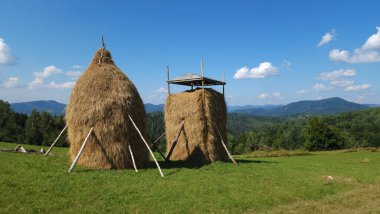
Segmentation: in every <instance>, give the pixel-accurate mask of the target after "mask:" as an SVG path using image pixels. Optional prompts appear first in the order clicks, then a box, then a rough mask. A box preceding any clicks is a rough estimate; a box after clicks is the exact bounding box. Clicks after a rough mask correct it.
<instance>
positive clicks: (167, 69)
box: [166, 65, 170, 95]
mask: <svg viewBox="0 0 380 214" xmlns="http://www.w3.org/2000/svg"><path fill="white" fill-rule="evenodd" d="M169 72H170V71H169V65H168V66H166V77H167V78H168V94H169V95H170V83H169Z"/></svg>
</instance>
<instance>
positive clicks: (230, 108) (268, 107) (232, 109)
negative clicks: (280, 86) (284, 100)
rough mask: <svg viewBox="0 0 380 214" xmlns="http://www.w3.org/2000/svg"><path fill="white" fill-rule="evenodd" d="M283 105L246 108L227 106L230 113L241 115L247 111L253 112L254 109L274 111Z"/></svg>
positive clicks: (247, 106) (249, 106)
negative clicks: (239, 113) (238, 112)
mask: <svg viewBox="0 0 380 214" xmlns="http://www.w3.org/2000/svg"><path fill="white" fill-rule="evenodd" d="M281 106H283V105H270V104H268V105H246V106H227V111H228V112H237V111H240V112H241V113H242V112H244V111H245V110H248V111H249V110H252V109H272V108H277V107H281Z"/></svg>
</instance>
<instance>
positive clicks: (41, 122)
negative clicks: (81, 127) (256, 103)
mask: <svg viewBox="0 0 380 214" xmlns="http://www.w3.org/2000/svg"><path fill="white" fill-rule="evenodd" d="M64 126H65V122H64V118H63V116H55V115H51V114H49V113H47V112H38V111H36V110H33V111H32V113H31V114H30V115H29V116H28V115H26V114H21V113H17V112H14V111H12V109H11V108H10V105H9V103H7V102H4V101H1V100H0V141H4V142H15V143H23V144H32V145H42V146H50V145H51V143H52V142H53V141H54V140H55V138H56V137H57V135H58V134H59V132H60V131H61V130H62V129H63V128H64ZM147 128H148V134H149V137H150V141H151V142H153V141H154V140H155V139H157V138H158V137H160V136H161V135H162V134H163V133H164V130H165V128H164V115H163V113H162V112H154V113H148V114H147ZM227 130H228V142H227V144H228V147H229V150H230V151H231V152H232V153H233V154H243V153H248V152H251V151H254V150H259V149H260V150H268V149H269V150H271V149H287V150H294V149H305V150H310V151H316V150H335V149H345V148H353V147H379V146H380V108H372V109H367V110H359V111H352V112H346V113H341V114H337V115H332V116H324V117H317V116H297V117H286V118H280V117H260V116H250V115H243V114H234V113H231V114H228V123H227ZM165 144H166V139H165V137H162V139H161V143H160V144H159V146H158V148H159V149H160V150H161V151H164V150H165ZM57 146H68V144H67V141H66V137H63V139H61V140H60V141H59V142H58V143H57Z"/></svg>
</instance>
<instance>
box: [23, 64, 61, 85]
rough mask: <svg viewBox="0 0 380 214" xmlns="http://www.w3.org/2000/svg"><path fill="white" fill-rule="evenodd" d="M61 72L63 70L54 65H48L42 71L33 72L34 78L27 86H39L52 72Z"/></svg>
mask: <svg viewBox="0 0 380 214" xmlns="http://www.w3.org/2000/svg"><path fill="white" fill-rule="evenodd" d="M60 73H63V71H62V70H61V69H59V68H57V67H55V66H54V65H50V66H47V67H45V68H44V70H43V71H42V72H34V73H33V74H34V80H33V81H32V82H31V83H29V86H30V87H31V88H34V87H37V86H41V85H42V84H43V83H44V78H46V77H48V76H50V75H52V74H60Z"/></svg>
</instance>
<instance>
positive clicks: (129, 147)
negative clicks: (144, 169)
mask: <svg viewBox="0 0 380 214" xmlns="http://www.w3.org/2000/svg"><path fill="white" fill-rule="evenodd" d="M128 149H129V152H130V153H131V158H132V163H133V168H135V171H136V172H138V171H137V167H136V163H135V158H134V157H133V152H132V149H131V145H130V144H128Z"/></svg>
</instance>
